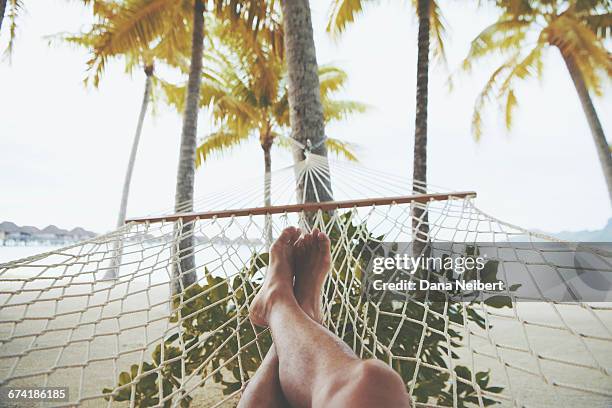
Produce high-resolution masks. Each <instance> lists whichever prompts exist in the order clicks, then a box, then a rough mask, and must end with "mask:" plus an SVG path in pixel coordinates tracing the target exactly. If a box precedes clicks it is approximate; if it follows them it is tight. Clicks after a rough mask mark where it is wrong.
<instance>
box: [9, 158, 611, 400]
mask: <svg viewBox="0 0 612 408" xmlns="http://www.w3.org/2000/svg"><path fill="white" fill-rule="evenodd" d="M326 163H327V161H326V160H323V159H322V158H318V157H309V158H308V159H307V161H306V162H305V163H302V164H301V167H299V166H298V168H295V167H291V168H287V169H283V170H282V171H280V172H278V173H274V177H273V178H272V180H273V184H272V187H273V188H272V189H271V190H272V192H273V197H271V202H272V203H273V204H279V203H288V202H292V201H291V200H295V201H294V202H299V198H298V199H295V195H296V194H299V192H300V191H301V190H299V189H298V193H296V189H295V181H294V177H296V175H297V177H298V179H299V180H313V182H314V181H315V180H317V178H319V177H325V176H326V174H329V173H328V172H327V167H326V166H327V164H326ZM332 167H335V168H333V169H332V174H334V183H333V188H334V191H333V193H334V195H335V197H337V198H345V199H346V198H350V197H355V191H357V192H359V194H361V196H359V197H360V198H361V197H363V193H362V191H363V185H361V184H359V183H361V181H360V180H363V179H364V178H368V179H370V180H372V179H377V180H383V181H381V182H379V183H374V184H373V186H372V187H371V188H370V189H369V191H370V194H372V196H389V195H394V196H398V195H402V194H406V193H410V194H413V192H412V191H410V190H412V185H411V183H409V182H407V181H406V180H402V179H401V178H399V177H397V176H391V175H382V174H379V173H374V172H371V171H369V170H364V169H362V168H360V167H352V166H349V165H348V164H344V163H335V162H332ZM349 170H350V171H349ZM338 180H343V181H344V183H345V184H342V183H340V182H339V181H338ZM305 183H308V181H306V182H305ZM259 184H261V183H258V185H257V186H256V185H255V184H253V185H249V186H248V187H241V188H237V189H235V190H234V191H229V192H227V193H224V194H222V195H215V196H214V197H212V198H209V199H207V200H203V201H200V202H196V203H195V205H194V207H193V208H194V210H195V211H198V210H201V211H204V212H205V214H206V215H205V216H200V217H198V216H194V217H183V218H181V217H179V218H177V219H166V220H164V219H163V218H164V217H163V216H159V214H158V217H157V219H154V217H147V218H148V219H149V221H146V220H141V221H132V222H129V223H127V224H126V225H125V226H124V227H123V228H120V229H118V230H116V231H113V232H111V233H108V234H104V235H100V236H98V237H96V238H94V239H91V240H89V241H85V242H82V243H78V244H75V245H72V246H68V247H65V248H61V249H54V250H52V251H50V252H47V253H44V254H40V255H36V256H32V257H29V258H26V259H21V260H17V261H14V262H9V263H6V264H2V265H0V387H8V386H10V387H27V386H48V387H54V386H62V387H68V388H69V398H68V400H67V401H65V402H53V403H40V405H43V406H47V405H49V406H50V405H52V406H74V405H75V404H78V405H80V406H96V407H97V406H198V407H200V406H201V407H208V406H234V405H235V404H236V403H237V401H238V399H239V397H240V393H241V391H242V390H243V389H244V387H245V386H246V385H247V384H248V381H249V379H250V378H252V376H253V374H254V373H255V371H256V370H257V368H258V366H259V364H260V362H261V360H262V359H263V357H264V356H265V354H266V352H267V350H268V349H269V347H270V346H271V344H272V340H271V337H270V333H269V332H268V330H267V329H259V328H256V327H254V326H253V325H252V324H251V322H250V321H249V319H248V309H249V304H250V302H251V300H252V299H253V297H254V295H255V293H256V292H257V290H258V287H259V285H260V284H261V282H262V279H263V276H264V274H265V270H266V266H267V263H268V252H267V251H268V249H267V248H268V245H269V240H268V239H267V237H268V235H271V236H272V237H276V236H278V234H279V233H280V231H281V230H282V229H283V228H285V227H287V226H290V225H300V226H302V227H303V228H305V229H310V228H313V227H317V228H319V229H320V230H322V231H324V232H326V233H327V234H328V235H329V236H330V238H331V241H332V260H333V262H332V272H331V274H330V276H329V278H328V279H327V281H326V283H325V285H324V288H323V300H324V301H323V314H324V325H325V326H326V327H328V328H329V330H331V331H332V332H334V333H336V334H337V335H338V336H339V337H340V338H342V339H343V340H344V341H345V342H346V343H347V344H348V345H349V346H350V347H351V348H352V349H353V350H354V351H355V353H356V354H357V355H358V356H359V357H361V358H364V359H365V358H378V359H380V360H382V361H384V362H386V363H388V364H389V365H390V366H391V367H393V368H394V369H395V370H397V371H398V373H399V374H400V375H401V377H402V378H403V379H404V381H405V383H406V387H407V390H408V391H409V393H410V394H411V396H412V398H413V400H414V401H415V403H416V406H428V407H429V406H445V407H448V406H450V407H464V406H479V407H484V406H570V405H574V406H602V407H603V406H609V405H608V404H609V403H610V401H612V382H611V379H610V374H611V372H610V367H612V353H610V346H611V345H612V332H611V329H610V328H611V325H612V307H611V306H610V304H609V303H603V302H582V301H576V300H574V301H571V302H567V301H559V300H551V299H549V298H547V297H546V296H543V297H542V298H538V297H537V296H536V297H535V298H531V299H528V300H529V301H524V302H523V301H521V299H520V296H519V295H517V294H515V293H513V292H512V291H510V290H507V291H506V293H505V296H506V297H507V300H508V301H503V300H502V301H501V302H491V301H487V300H486V299H478V298H475V299H472V300H470V301H469V302H457V301H451V300H449V299H446V300H444V299H443V300H440V299H438V300H437V301H434V300H432V299H430V298H428V296H427V292H428V291H424V293H425V296H424V297H419V298H413V299H410V300H407V301H403V302H401V301H397V300H393V299H387V298H385V296H384V295H383V296H379V297H367V296H364V295H363V290H364V287H363V285H364V280H363V274H364V270H365V268H366V264H367V260H368V259H369V258H368V256H370V257H371V254H372V250H371V248H375V247H376V245H378V244H379V243H381V242H414V240H422V241H423V242H424V243H426V244H431V243H436V242H441V243H444V242H446V243H450V242H462V243H467V244H471V243H478V242H494V243H510V242H521V243H523V244H526V245H527V247H528V248H529V249H530V250H532V251H533V252H534V254H535V257H532V258H529V259H525V258H521V259H512V260H511V261H509V260H507V259H505V258H504V257H502V256H499V257H492V258H490V261H492V262H494V263H495V265H496V268H497V271H498V272H500V273H502V272H504V271H506V264H509V263H510V262H512V263H514V264H516V263H518V264H519V265H520V267H521V268H522V269H523V270H524V272H525V273H526V275H525V276H530V277H533V278H534V279H537V276H538V274H540V275H539V276H541V274H542V273H549V274H551V273H554V272H555V271H558V270H560V269H562V268H564V266H562V265H556V264H554V263H551V262H550V261H545V260H546V258H547V257H546V253H544V252H545V250H543V249H541V248H540V247H539V246H538V243H540V242H543V241H550V242H552V241H554V240H553V239H552V238H548V237H545V236H542V235H540V234H535V233H531V232H528V231H526V230H523V229H521V228H519V227H516V226H512V225H510V224H507V223H504V222H502V221H500V220H497V219H496V218H494V217H491V216H489V215H487V214H485V213H483V212H482V211H480V210H479V209H478V208H477V207H476V206H475V204H474V198H473V197H471V196H469V195H468V196H463V197H457V196H453V194H452V193H448V195H447V196H446V198H445V199H442V200H436V201H429V202H405V203H390V204H386V205H364V206H353V207H350V208H343V209H335V210H325V211H324V210H316V211H308V212H304V211H291V212H289V211H286V212H283V211H279V212H278V213H275V214H246V215H238V216H236V215H231V214H230V215H228V214H225V215H223V216H220V215H214V211H213V212H212V214H211V213H210V210H212V209H215V208H216V209H219V208H223V209H227V208H233V209H239V208H248V207H249V205H252V204H253V202H254V199H253V197H257V198H256V199H255V203H256V202H257V201H258V200H259V201H263V196H262V194H263V191H266V190H267V191H269V190H270V185H269V184H267V185H259ZM249 188H251V189H250V190H249ZM429 189H430V190H429V191H425V189H424V188H423V189H422V191H421V192H422V193H428V192H432V190H433V189H435V192H440V191H443V189H441V188H438V187H432V186H431V185H430V186H429ZM289 196H293V198H289ZM249 200H250V201H249ZM188 207H189V206H188V205H186V207H185V208H188ZM415 207H418V208H421V209H422V210H424V211H423V212H421V213H422V214H427V218H423V217H422V218H421V219H417V220H416V223H414V222H413V221H415V220H414V214H415V212H414V211H413V210H414V208H415ZM206 211H208V212H206ZM230 213H231V212H230ZM153 219H154V221H151V220H153ZM424 223H426V225H427V227H428V228H427V230H428V233H427V236H426V237H425V238H423V237H420V236H419V234H415V231H416V230H419V229H420V225H421V224H424ZM415 225H416V229H415ZM181 233H182V234H183V235H181ZM184 234H189V235H190V237H191V238H192V239H191V241H190V242H191V243H192V245H191V246H190V247H188V248H179V242H180V241H181V239H185V236H184ZM373 245H374V246H373ZM368 254H369V255H368ZM598 256H599V257H600V258H601V260H602V262H604V264H605V265H607V268H609V266H610V263H609V261H610V259H609V254H604V255H601V254H600V255H598ZM189 257H193V258H192V259H194V265H195V266H194V267H193V268H192V269H189V270H184V269H182V268H181V267H180V265H183V264H184V263H183V262H182V261H183V260H184V259H186V258H189ZM543 266H544V267H545V269H544V271H545V272H542V270H543V269H542V268H543ZM507 270H511V269H507ZM606 270H609V269H606ZM546 271H547V272H546ZM186 277H189V279H184V278H186ZM181 282H194V283H191V284H189V286H187V287H183V285H182V284H181ZM173 286H178V287H179V289H180V290H178V293H173ZM498 300H499V299H498ZM296 352H297V353H299V350H296Z"/></svg>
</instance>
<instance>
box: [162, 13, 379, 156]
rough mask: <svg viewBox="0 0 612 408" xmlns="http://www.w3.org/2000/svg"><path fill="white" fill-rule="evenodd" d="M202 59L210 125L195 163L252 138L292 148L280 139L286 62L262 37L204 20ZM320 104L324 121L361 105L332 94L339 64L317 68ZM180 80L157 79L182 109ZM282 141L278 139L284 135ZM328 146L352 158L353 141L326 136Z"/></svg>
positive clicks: (341, 79)
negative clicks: (205, 42)
mask: <svg viewBox="0 0 612 408" xmlns="http://www.w3.org/2000/svg"><path fill="white" fill-rule="evenodd" d="M207 27H208V33H209V37H208V45H207V47H206V49H209V50H211V51H210V52H208V53H207V54H206V62H207V64H205V67H204V71H203V75H202V84H201V92H200V95H201V98H200V106H201V107H210V109H211V114H212V117H213V119H214V121H215V127H216V130H215V131H214V132H212V133H211V134H210V135H207V136H206V137H205V138H204V139H203V140H202V142H201V143H200V145H199V146H198V147H197V150H196V168H198V167H200V166H201V165H202V163H203V162H204V161H206V160H208V159H209V158H210V156H211V155H215V154H222V153H226V152H229V151H231V150H232V149H233V148H236V147H238V146H240V145H241V144H243V143H244V142H246V141H248V140H250V139H254V138H257V139H259V143H260V145H261V146H262V147H264V148H265V149H269V148H270V147H271V146H272V145H273V144H274V143H277V144H278V145H279V146H280V147H288V148H293V146H291V145H290V144H288V143H284V142H286V136H285V137H284V136H283V135H288V134H289V133H290V122H289V102H288V100H289V98H288V87H287V79H286V78H287V72H286V66H285V65H286V64H285V61H284V58H283V55H282V54H279V53H278V52H276V51H275V50H274V48H272V47H271V46H270V44H269V42H268V41H266V38H265V37H256V38H254V37H253V36H252V35H248V32H247V30H246V28H244V27H241V26H240V25H236V24H235V23H230V22H223V21H211V22H210V23H209V24H208V25H207ZM319 80H320V90H321V104H322V106H323V115H324V119H325V122H326V123H330V122H333V121H339V120H344V119H346V118H347V117H348V116H350V115H352V114H355V113H362V112H364V111H365V110H366V108H367V107H366V105H364V104H363V103H359V102H355V101H350V100H339V99H338V98H337V93H338V92H339V91H341V90H342V89H343V88H344V86H345V85H346V82H347V80H348V78H347V75H346V73H345V72H344V71H342V70H341V69H340V68H337V67H333V66H321V67H320V68H319ZM185 87H186V84H183V85H180V86H179V85H175V84H171V83H168V82H166V83H163V84H162V89H163V90H164V93H165V95H166V99H167V101H168V102H169V103H170V104H171V105H173V106H175V107H176V109H177V111H181V110H182V109H183V103H184V100H185V98H184V95H185ZM284 138H285V140H282V139H284ZM326 145H327V147H328V148H329V150H330V151H331V152H332V153H334V154H337V155H338V156H342V157H344V158H346V159H348V160H356V155H355V152H354V149H353V146H352V145H351V144H350V143H346V142H343V141H340V140H338V139H334V138H331V137H330V138H328V139H327V141H326Z"/></svg>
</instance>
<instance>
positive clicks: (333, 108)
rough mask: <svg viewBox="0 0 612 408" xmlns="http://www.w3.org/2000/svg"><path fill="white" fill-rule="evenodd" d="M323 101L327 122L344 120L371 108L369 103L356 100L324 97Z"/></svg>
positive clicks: (324, 115)
mask: <svg viewBox="0 0 612 408" xmlns="http://www.w3.org/2000/svg"><path fill="white" fill-rule="evenodd" d="M321 103H322V105H323V118H324V119H325V123H329V122H332V121H339V120H344V119H346V118H347V117H349V116H350V115H354V114H356V113H364V112H366V111H367V110H368V108H369V106H368V105H366V104H364V103H361V102H356V101H344V100H330V99H323V100H322V101H321Z"/></svg>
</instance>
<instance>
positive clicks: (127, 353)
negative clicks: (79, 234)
mask: <svg viewBox="0 0 612 408" xmlns="http://www.w3.org/2000/svg"><path fill="white" fill-rule="evenodd" d="M0 285H2V292H3V293H2V294H0V304H3V303H5V302H6V301H7V299H8V298H9V297H8V294H7V293H8V292H11V291H12V290H14V289H15V285H14V284H12V283H10V282H1V283H0ZM76 286H77V287H76V288H72V287H71V291H68V292H67V293H65V294H64V295H63V298H62V299H61V300H60V301H59V302H56V301H55V299H57V298H59V297H61V296H60V295H61V293H60V292H58V291H55V290H54V291H50V292H45V295H44V296H43V298H42V299H43V300H40V301H38V302H36V303H35V304H34V305H31V306H29V307H27V309H26V306H10V305H14V304H15V303H19V302H23V301H28V300H31V298H32V295H28V294H22V295H18V296H13V297H11V301H10V303H9V305H5V306H3V307H2V308H0V339H5V342H4V343H2V345H1V346H0V379H2V380H5V379H6V378H7V376H10V377H11V378H14V377H19V376H24V375H30V374H33V373H36V372H46V373H47V375H38V376H31V377H27V378H21V379H16V380H14V381H11V383H10V385H14V386H40V385H44V384H46V385H47V386H67V387H69V389H70V400H71V401H73V402H76V401H79V402H80V406H84V407H100V406H106V405H107V402H106V401H105V400H104V399H103V398H102V397H101V395H100V394H101V391H102V389H103V388H105V387H108V388H113V386H114V385H115V384H116V382H117V378H118V375H119V373H120V372H121V371H125V370H128V368H129V367H130V365H131V364H134V363H136V362H139V361H140V360H141V358H143V356H144V359H145V361H150V355H151V351H152V348H153V346H152V344H155V340H158V339H160V338H161V337H162V336H163V335H164V334H166V335H168V334H169V333H170V331H171V328H172V324H171V323H169V321H168V319H167V317H168V314H169V305H168V303H167V301H165V299H168V285H167V284H157V286H154V287H149V286H148V285H147V284H146V283H144V282H131V283H128V282H125V283H123V284H119V285H117V286H116V287H115V288H114V289H112V290H110V289H108V288H109V285H108V284H105V283H100V284H96V285H95V290H97V291H98V292H97V293H95V294H93V295H92V294H91V288H92V286H90V285H85V286H83V287H82V288H78V285H76ZM45 298H48V299H53V300H47V301H44V299H45ZM560 309H561V310H562V312H561V313H562V317H563V319H565V321H566V323H567V325H568V327H571V328H573V329H574V330H576V331H579V332H582V333H586V334H588V336H586V337H585V336H582V337H580V336H576V335H574V334H572V333H569V332H566V331H561V330H555V329H552V328H542V327H537V326H532V325H524V324H521V323H520V322H518V321H517V320H516V319H504V318H495V319H494V320H493V321H492V322H491V323H492V324H493V328H492V329H491V330H490V332H489V333H488V335H489V336H490V337H491V339H492V340H493V341H495V342H497V343H502V344H504V345H506V346H507V347H506V348H504V349H498V350H497V352H498V353H500V356H503V357H504V359H505V360H506V361H510V362H512V364H513V365H515V367H510V368H507V369H504V367H503V365H502V364H501V363H500V362H499V361H498V360H495V359H494V358H490V357H486V356H484V355H482V354H473V353H470V349H469V348H468V347H463V348H460V349H456V351H457V352H458V353H459V355H460V356H461V359H460V360H459V361H455V362H454V364H463V365H467V366H469V367H472V364H473V366H474V367H475V368H476V369H477V370H491V373H492V380H491V384H495V385H501V386H504V387H505V389H506V391H505V393H506V394H508V395H513V397H514V398H516V399H517V400H518V401H520V403H522V404H524V405H526V406H534V407H552V406H555V407H556V406H579V407H586V406H588V407H610V406H611V403H612V401H611V399H610V398H609V397H605V396H598V395H594V394H590V393H583V392H580V391H576V390H571V389H567V388H564V387H558V386H553V385H552V382H553V381H554V382H558V383H563V384H573V385H576V386H578V387H579V388H581V387H589V388H593V389H599V390H604V391H605V392H608V393H612V383H611V381H610V376H609V375H604V374H602V373H601V372H599V371H595V370H592V369H587V368H581V367H571V366H567V365H565V364H559V363H555V362H552V361H545V360H543V359H538V358H536V357H535V356H534V355H530V354H527V353H524V352H517V351H513V350H512V348H524V347H526V346H527V344H528V343H527V342H526V340H525V338H528V339H529V343H530V344H531V346H532V348H533V350H534V351H535V352H536V353H537V354H543V355H546V356H549V357H553V358H561V359H569V360H571V361H575V362H577V363H579V364H580V363H582V364H587V365H592V364H593V363H594V362H598V363H599V364H601V366H602V368H606V369H608V370H610V368H611V367H612V352H611V351H612V348H611V346H612V344H610V342H609V341H603V340H597V339H594V338H591V337H590V336H601V337H606V336H607V338H610V335H609V332H608V333H606V327H607V330H610V328H611V327H612V313H611V312H610V311H607V312H600V313H598V315H599V317H600V318H601V322H602V323H603V325H604V326H602V325H601V324H600V323H599V322H597V320H594V319H592V317H591V315H590V313H589V312H588V311H587V310H585V309H580V308H577V307H575V306H572V307H560ZM506 310H507V309H506ZM518 310H519V312H520V316H521V318H522V319H524V320H527V321H536V322H544V323H546V324H549V325H555V324H557V325H558V324H559V322H560V320H559V317H558V316H556V315H555V314H554V313H553V311H552V308H551V307H550V306H549V305H545V304H520V305H519V307H518ZM81 311H82V312H81ZM502 313H505V314H510V313H511V312H509V311H506V312H503V311H502ZM24 314H25V315H26V316H28V317H29V318H30V319H29V320H25V321H20V319H22V317H23V316H24ZM53 316H55V318H54V319H51V320H48V319H46V318H45V317H53ZM35 317H37V319H34V318H35ZM11 321H20V322H19V323H17V324H13V323H11ZM75 327H76V328H75ZM41 331H46V332H45V334H42V335H38V336H37V335H36V334H38V333H41ZM477 331H478V330H477ZM479 333H480V334H482V335H487V333H486V332H484V331H479ZM6 339H9V340H8V342H6ZM466 341H467V338H466ZM470 342H471V343H470V346H471V347H472V349H474V350H478V351H479V352H481V353H485V354H486V353H489V354H491V355H493V356H495V353H496V350H495V348H494V347H492V346H491V345H490V342H489V341H485V340H481V339H477V338H475V337H474V336H470ZM587 349H588V350H590V352H591V354H589V353H588V352H587ZM17 355H18V356H20V357H19V358H17V357H15V356H17ZM10 356H13V357H10ZM472 356H473V357H474V358H473V360H472ZM538 362H539V365H538ZM15 364H16V365H15ZM521 370H528V371H533V372H535V373H536V374H535V375H534V374H528V373H525V372H523V371H521ZM540 371H541V374H540ZM506 374H507V375H508V377H507V375H506ZM543 377H545V378H546V379H547V380H548V381H549V384H546V383H545V382H543V380H542V378H543ZM190 385H191V383H190ZM509 386H510V387H509ZM192 396H193V397H194V402H193V404H192V406H194V407H210V406H212V405H214V404H215V403H216V401H219V399H220V398H221V396H222V394H221V388H220V385H218V384H215V383H213V382H212V381H209V382H208V383H207V384H206V386H205V387H204V388H197V389H196V390H195V391H194V392H193V393H192ZM235 403H236V399H235V398H234V399H232V400H230V401H228V402H226V403H225V404H223V405H222V406H235ZM2 404H5V406H19V407H27V406H39V405H35V404H25V403H20V404H17V405H11V404H7V403H6V402H2ZM54 405H57V404H43V406H54ZM112 405H113V406H126V404H125V403H121V404H120V403H114V404H112ZM498 406H512V403H511V402H506V403H503V404H501V405H498Z"/></svg>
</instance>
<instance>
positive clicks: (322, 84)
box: [319, 65, 348, 97]
mask: <svg viewBox="0 0 612 408" xmlns="http://www.w3.org/2000/svg"><path fill="white" fill-rule="evenodd" d="M347 79H348V75H347V74H346V72H344V71H343V70H342V69H340V68H338V67H335V66H333V65H321V66H320V67H319V88H320V89H321V96H322V97H325V96H326V95H328V94H330V93H332V92H335V91H338V90H340V89H342V88H343V87H344V85H345V84H346V81H347Z"/></svg>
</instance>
